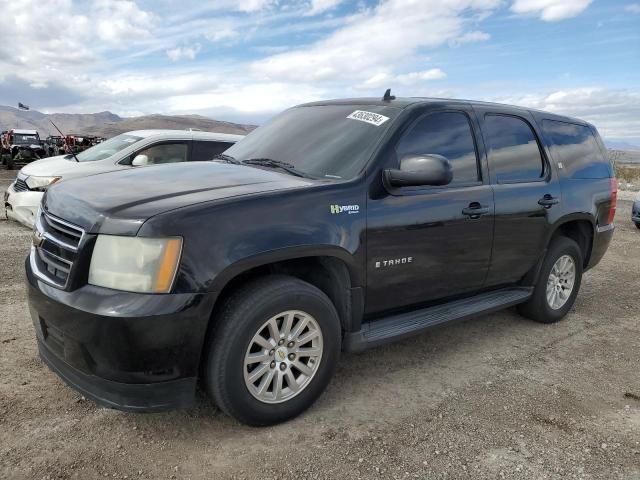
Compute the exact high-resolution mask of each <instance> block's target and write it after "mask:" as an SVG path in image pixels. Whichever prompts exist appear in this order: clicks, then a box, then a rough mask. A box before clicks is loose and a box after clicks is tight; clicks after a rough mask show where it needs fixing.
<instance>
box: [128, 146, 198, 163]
mask: <svg viewBox="0 0 640 480" xmlns="http://www.w3.org/2000/svg"><path fill="white" fill-rule="evenodd" d="M138 155H145V156H146V157H147V159H148V160H147V162H146V165H161V164H163V163H177V162H186V161H187V144H186V143H164V144H161V145H154V146H152V147H149V148H145V149H144V150H141V151H140V152H138V153H137V154H136V156H138Z"/></svg>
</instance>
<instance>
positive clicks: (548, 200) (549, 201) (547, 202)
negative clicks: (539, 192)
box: [538, 193, 560, 208]
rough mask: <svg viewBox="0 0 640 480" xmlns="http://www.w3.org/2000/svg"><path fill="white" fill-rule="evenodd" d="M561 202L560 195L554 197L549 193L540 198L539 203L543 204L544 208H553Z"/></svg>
mask: <svg viewBox="0 0 640 480" xmlns="http://www.w3.org/2000/svg"><path fill="white" fill-rule="evenodd" d="M559 202H560V200H558V197H553V196H551V195H549V194H548V193H547V194H546V195H545V196H544V197H542V198H541V199H540V200H538V205H542V206H543V207H544V208H551V207H553V206H554V205H556V204H558V203H559Z"/></svg>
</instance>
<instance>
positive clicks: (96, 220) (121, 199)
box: [44, 162, 313, 235]
mask: <svg viewBox="0 0 640 480" xmlns="http://www.w3.org/2000/svg"><path fill="white" fill-rule="evenodd" d="M312 184H313V182H312V181H309V180H306V179H303V178H299V177H294V176H291V175H288V174H284V173H279V172H277V171H269V170H262V169H258V168H254V167H249V166H245V165H232V164H225V163H219V162H194V163H183V164H180V163H174V164H167V165H162V166H152V167H138V168H131V169H126V170H120V171H117V172H110V173H104V174H100V175H93V176H89V177H84V178H77V179H73V180H69V181H66V182H60V183H59V184H55V185H53V186H52V187H51V188H49V189H48V190H47V193H46V196H45V200H44V204H45V206H46V207H45V208H46V209H47V211H49V212H50V213H51V214H53V215H55V216H57V217H60V218H62V219H64V220H67V221H69V222H71V223H74V224H76V225H78V226H80V227H82V228H84V229H85V230H86V231H87V232H91V233H98V232H99V233H110V234H114V235H118V234H122V235H134V234H135V233H136V232H137V231H138V229H139V228H140V226H141V225H142V224H143V223H144V222H145V220H147V219H149V218H151V217H153V216H155V215H158V214H160V213H163V212H167V211H169V210H174V209H177V208H181V207H186V206H189V205H194V204H197V203H202V202H210V201H215V200H222V199H227V198H231V197H238V196H244V195H250V194H255V193H263V192H270V191H274V190H283V189H290V188H300V187H304V186H309V185H312Z"/></svg>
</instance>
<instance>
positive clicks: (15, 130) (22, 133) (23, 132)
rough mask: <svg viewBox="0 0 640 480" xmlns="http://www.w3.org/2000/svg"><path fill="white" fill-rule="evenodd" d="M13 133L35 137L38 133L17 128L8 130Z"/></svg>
mask: <svg viewBox="0 0 640 480" xmlns="http://www.w3.org/2000/svg"><path fill="white" fill-rule="evenodd" d="M10 131H11V132H13V133H17V134H18V135H37V134H38V131H37V130H24V129H19V128H14V129H13V130H10Z"/></svg>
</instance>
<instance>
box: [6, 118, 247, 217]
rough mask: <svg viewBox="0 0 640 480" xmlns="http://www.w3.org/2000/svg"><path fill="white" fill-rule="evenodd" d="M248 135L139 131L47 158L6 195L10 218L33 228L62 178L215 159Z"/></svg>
mask: <svg viewBox="0 0 640 480" xmlns="http://www.w3.org/2000/svg"><path fill="white" fill-rule="evenodd" d="M242 138H244V136H243V135H230V134H226V133H207V132H198V131H185V130H136V131H133V132H127V133H123V134H121V135H118V136H117V137H113V138H111V139H109V140H107V141H105V142H102V143H99V144H98V145H95V146H93V147H91V148H89V149H87V150H85V151H84V152H81V153H78V154H76V155H75V156H74V155H71V154H69V155H60V156H57V157H49V158H43V159H42V160H38V161H35V162H33V163H30V164H28V165H25V166H24V167H23V168H22V170H20V172H19V173H18V176H17V177H16V180H15V182H13V183H12V184H11V185H10V186H9V189H8V190H7V191H6V192H5V194H4V204H5V210H6V214H7V218H10V219H13V220H16V221H18V222H20V223H22V224H24V225H26V226H28V227H33V224H34V217H35V214H36V212H37V211H38V207H39V206H40V200H42V196H43V195H44V191H45V190H46V189H47V187H48V186H49V185H51V184H53V183H55V182H58V181H60V180H65V179H68V178H76V177H84V176H88V175H93V174H96V173H103V172H108V171H112V170H118V169H121V168H131V167H141V166H149V165H162V164H165V163H176V162H189V161H204V160H211V159H212V158H214V157H215V156H216V155H218V154H220V153H222V152H224V151H225V150H226V149H227V148H229V147H230V146H231V145H233V144H234V143H236V142H237V141H239V140H240V139H242Z"/></svg>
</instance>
